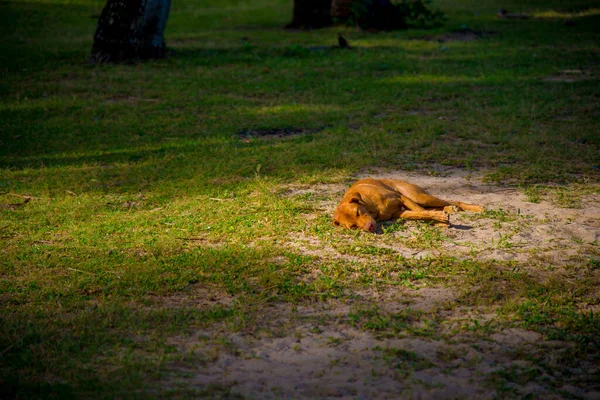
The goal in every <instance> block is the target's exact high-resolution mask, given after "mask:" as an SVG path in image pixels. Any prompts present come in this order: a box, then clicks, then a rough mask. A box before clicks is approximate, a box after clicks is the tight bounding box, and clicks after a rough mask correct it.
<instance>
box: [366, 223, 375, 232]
mask: <svg viewBox="0 0 600 400" xmlns="http://www.w3.org/2000/svg"><path fill="white" fill-rule="evenodd" d="M365 228H366V230H368V231H369V232H375V230H376V229H377V223H375V222H374V221H369V222H367V226H365Z"/></svg>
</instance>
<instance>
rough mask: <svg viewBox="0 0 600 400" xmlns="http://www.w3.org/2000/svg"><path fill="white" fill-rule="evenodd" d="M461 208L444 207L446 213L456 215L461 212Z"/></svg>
mask: <svg viewBox="0 0 600 400" xmlns="http://www.w3.org/2000/svg"><path fill="white" fill-rule="evenodd" d="M459 211H460V208H459V207H457V206H446V207H444V212H446V213H456V212H459Z"/></svg>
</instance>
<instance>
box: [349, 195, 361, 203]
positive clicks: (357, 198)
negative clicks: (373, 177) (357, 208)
mask: <svg viewBox="0 0 600 400" xmlns="http://www.w3.org/2000/svg"><path fill="white" fill-rule="evenodd" d="M350 203H357V204H363V199H362V197H361V196H360V193H354V194H353V195H352V198H350Z"/></svg>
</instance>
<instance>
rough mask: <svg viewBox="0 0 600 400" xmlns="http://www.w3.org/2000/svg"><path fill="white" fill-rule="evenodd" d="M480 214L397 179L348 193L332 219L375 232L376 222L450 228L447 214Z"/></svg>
mask: <svg viewBox="0 0 600 400" xmlns="http://www.w3.org/2000/svg"><path fill="white" fill-rule="evenodd" d="M460 210H467V211H474V212H481V211H483V207H482V206H478V205H473V204H467V203H462V202H459V201H446V200H442V199H439V198H437V197H434V196H431V195H429V194H427V193H426V192H425V191H424V190H423V189H422V188H420V187H419V186H417V185H413V184H412V183H408V182H405V181H401V180H396V179H373V178H365V179H361V180H360V181H358V182H356V183H355V184H354V185H352V186H351V187H350V189H348V191H347V192H346V194H345V195H344V197H343V198H342V201H340V203H339V204H338V206H337V208H336V209H335V213H334V215H333V222H334V224H335V225H339V226H343V227H344V228H350V229H355V228H358V229H364V230H366V231H369V232H375V230H376V229H377V221H386V220H389V219H394V218H406V219H419V220H425V221H435V222H438V223H443V224H445V225H449V224H450V219H449V215H448V213H449V212H452V211H460Z"/></svg>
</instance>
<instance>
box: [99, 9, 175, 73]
mask: <svg viewBox="0 0 600 400" xmlns="http://www.w3.org/2000/svg"><path fill="white" fill-rule="evenodd" d="M170 9H171V0H107V2H106V6H104V9H103V10H102V14H101V15H100V18H99V19H98V27H97V28H96V34H95V35H94V44H93V46H92V56H91V58H90V60H91V61H92V62H96V63H103V62H121V61H127V60H132V59H148V58H161V57H164V55H165V50H166V45H165V39H164V32H165V27H166V25H167V19H168V18H169V11H170Z"/></svg>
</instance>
